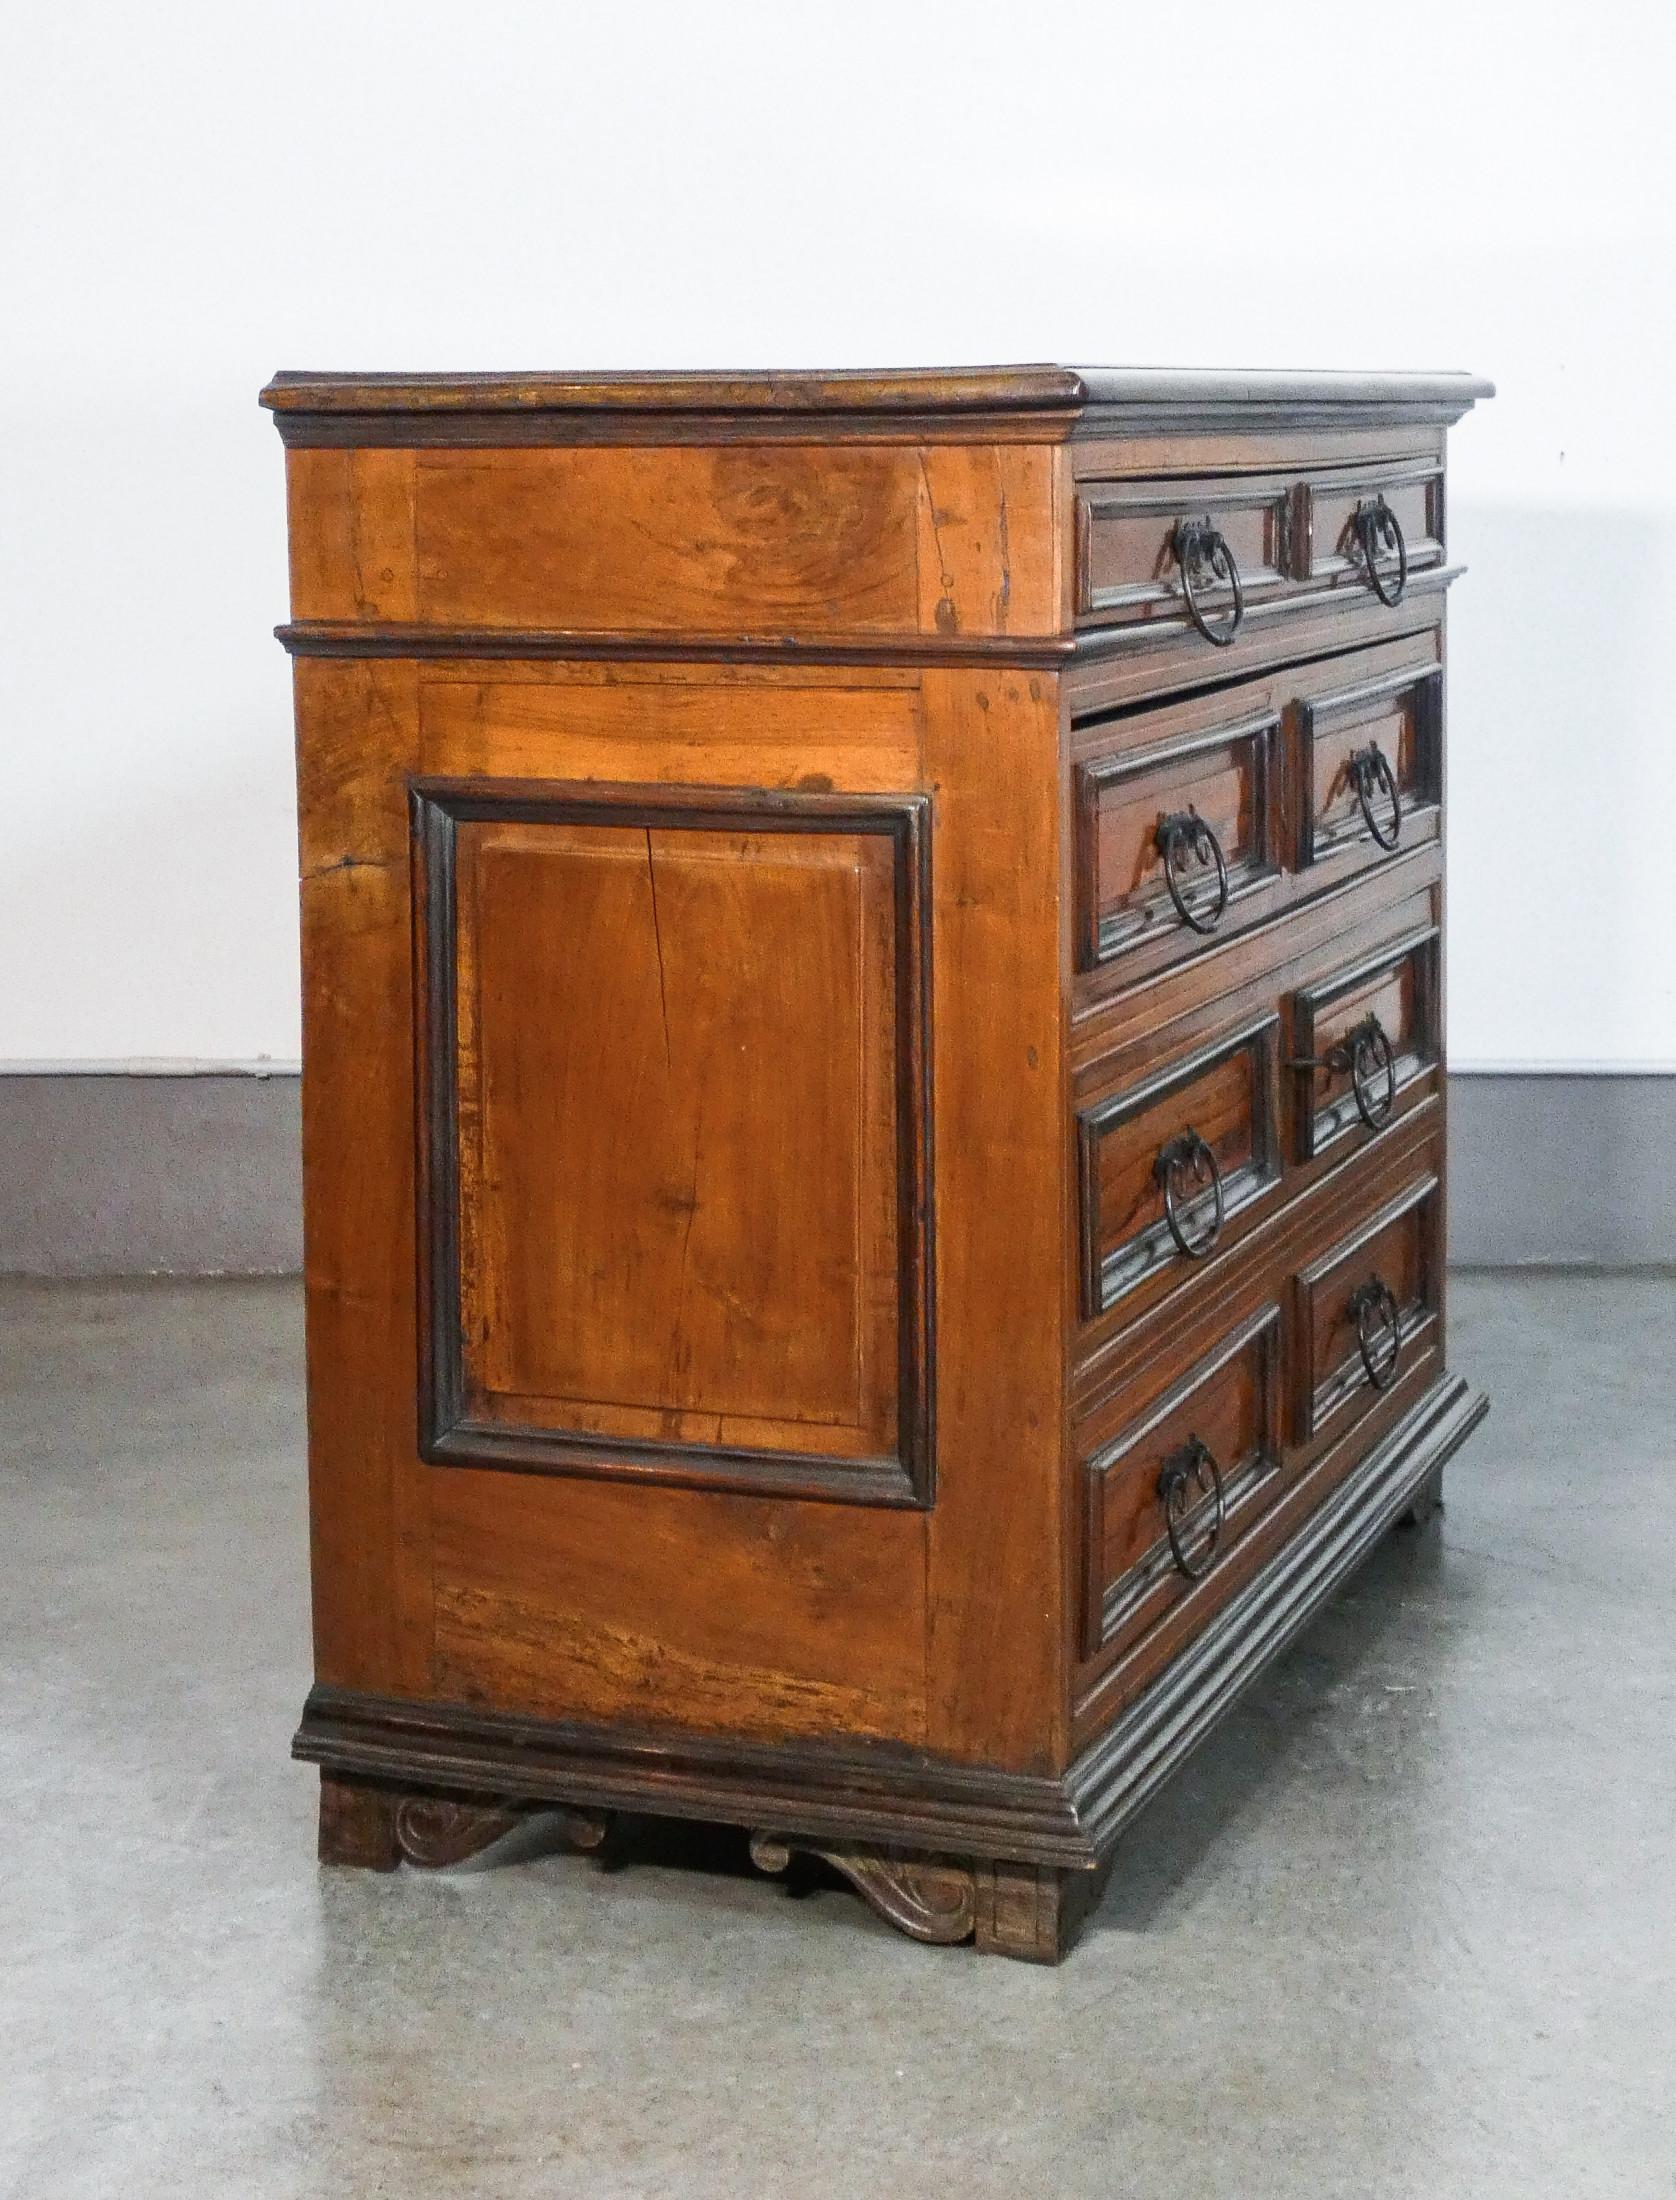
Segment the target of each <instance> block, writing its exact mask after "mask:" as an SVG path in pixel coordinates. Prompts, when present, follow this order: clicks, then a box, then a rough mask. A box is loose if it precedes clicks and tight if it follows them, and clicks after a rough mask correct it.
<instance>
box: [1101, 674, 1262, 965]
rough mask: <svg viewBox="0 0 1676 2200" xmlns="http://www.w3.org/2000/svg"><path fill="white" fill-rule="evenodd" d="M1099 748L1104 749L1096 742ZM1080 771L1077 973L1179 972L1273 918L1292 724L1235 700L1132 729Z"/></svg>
mask: <svg viewBox="0 0 1676 2200" xmlns="http://www.w3.org/2000/svg"><path fill="white" fill-rule="evenodd" d="M1096 738H1098V736H1096ZM1111 738H1112V743H1113V745H1112V747H1111V748H1110V749H1109V750H1107V751H1106V753H1104V754H1101V753H1095V754H1092V755H1087V754H1085V755H1084V756H1082V757H1081V758H1080V759H1079V760H1078V762H1077V763H1076V765H1075V767H1074V801H1075V805H1076V826H1075V830H1076V871H1077V877H1076V904H1077V935H1078V941H1077V959H1078V966H1079V968H1081V969H1082V970H1085V971H1086V970H1094V969H1098V968H1099V967H1100V966H1101V965H1102V964H1106V963H1109V962H1112V961H1114V960H1115V959H1116V958H1118V957H1120V956H1122V955H1124V954H1126V953H1127V952H1128V951H1130V950H1131V949H1134V948H1137V947H1140V946H1143V945H1145V944H1147V943H1154V944H1156V945H1158V946H1159V948H1160V955H1159V956H1158V957H1156V958H1153V959H1154V960H1159V959H1161V960H1164V961H1169V960H1171V959H1173V956H1174V955H1178V954H1179V955H1186V954H1189V953H1191V952H1193V951H1194V950H1195V949H1196V948H1198V947H1201V946H1202V945H1203V944H1204V943H1205V942H1206V941H1207V940H1208V939H1210V938H1211V937H1213V936H1215V935H1219V934H1223V933H1227V932H1231V931H1233V930H1235V929H1236V928H1237V927H1238V926H1239V925H1240V924H1241V923H1245V922H1251V921H1253V920H1255V919H1256V918H1257V917H1258V916H1260V915H1262V914H1263V913H1264V912H1265V910H1266V908H1267V907H1268V906H1269V904H1270V903H1271V902H1272V900H1273V898H1274V897H1273V895H1272V893H1271V894H1268V895H1265V894H1264V892H1263V889H1264V888H1266V887H1273V886H1274V885H1275V884H1277V882H1278V881H1279V878H1280V875H1281V844H1282V830H1281V814H1280V738H1281V712H1280V709H1279V707H1278V706H1277V705H1275V704H1274V703H1273V701H1272V700H1270V699H1269V698H1268V696H1267V691H1266V690H1258V691H1257V692H1255V693H1253V692H1252V691H1251V690H1249V689H1246V688H1235V689H1232V690H1230V691H1229V692H1228V693H1227V694H1225V695H1222V696H1217V697H1212V698H1209V699H1201V700H1200V701H1198V702H1195V703H1189V704H1185V705H1177V706H1175V707H1173V708H1166V709H1162V710H1158V711H1144V712H1140V713H1138V714H1135V715H1133V716H1130V717H1128V718H1126V719H1124V720H1123V721H1121V722H1120V723H1118V724H1117V725H1115V726H1114V728H1113V730H1112V736H1111Z"/></svg>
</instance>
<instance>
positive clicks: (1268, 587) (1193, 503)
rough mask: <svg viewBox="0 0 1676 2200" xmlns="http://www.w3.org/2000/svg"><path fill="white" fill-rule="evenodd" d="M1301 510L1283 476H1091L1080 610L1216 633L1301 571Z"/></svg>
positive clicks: (1082, 538)
mask: <svg viewBox="0 0 1676 2200" xmlns="http://www.w3.org/2000/svg"><path fill="white" fill-rule="evenodd" d="M1296 510H1297V507H1296V503H1295V499H1294V492H1293V484H1292V482H1291V481H1290V480H1288V479H1286V478H1285V477H1284V476H1281V475H1277V474H1275V475H1259V476H1252V477H1239V476H1235V477H1233V478H1230V477H1228V476H1227V475H1211V476H1208V477H1206V478H1205V479H1203V480H1182V481H1162V482H1160V481H1130V482H1091V483H1089V484H1087V485H1086V486H1085V487H1084V488H1083V489H1082V490H1081V491H1080V492H1079V494H1078V497H1077V534H1078V541H1077V573H1078V592H1077V594H1078V601H1077V609H1078V613H1079V616H1081V617H1082V618H1083V619H1085V620H1097V621H1099V622H1100V623H1102V624H1124V625H1136V624H1140V623H1143V622H1145V621H1147V620H1160V619H1168V620H1173V621H1179V620H1181V619H1184V618H1185V619H1188V620H1190V621H1192V622H1193V623H1194V624H1196V625H1197V624H1199V622H1201V621H1202V622H1203V624H1202V626H1201V628H1200V631H1201V632H1203V633H1204V637H1205V639H1206V640H1207V641H1210V640H1211V639H1212V637H1213V636H1217V635H1220V634H1224V633H1225V632H1226V630H1227V629H1228V628H1229V627H1230V626H1231V625H1235V624H1237V623H1238V620H1239V613H1240V611H1241V609H1242V608H1243V606H1245V605H1247V604H1250V603H1251V602H1253V601H1254V600H1258V599H1261V598H1262V597H1263V596H1265V595H1272V594H1274V593H1275V592H1277V591H1278V590H1279V589H1280V588H1281V587H1282V586H1283V585H1284V583H1285V582H1286V581H1287V580H1288V579H1289V578H1291V576H1292V575H1293V574H1294V572H1295V571H1296V569H1297V558H1296V546H1295V543H1294V532H1295V528H1296ZM1218 545H1220V549H1218V547H1217V546H1218ZM1236 588H1237V591H1238V594H1237V597H1236ZM1206 629H1208V630H1209V631H1208V632H1205V630H1206ZM1228 638H1229V639H1231V638H1232V637H1231V635H1230V636H1228Z"/></svg>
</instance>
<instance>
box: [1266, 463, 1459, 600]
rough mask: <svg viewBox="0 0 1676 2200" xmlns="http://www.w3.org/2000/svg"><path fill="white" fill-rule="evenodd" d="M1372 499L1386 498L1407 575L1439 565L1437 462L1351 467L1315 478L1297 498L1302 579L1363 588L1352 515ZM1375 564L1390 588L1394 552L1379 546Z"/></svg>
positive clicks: (1364, 572)
mask: <svg viewBox="0 0 1676 2200" xmlns="http://www.w3.org/2000/svg"><path fill="white" fill-rule="evenodd" d="M1376 498H1383V499H1384V501H1385V503H1386V504H1387V505H1388V506H1389V507H1390V510H1391V511H1392V513H1393V514H1394V515H1395V517H1396V521H1397V524H1398V526H1399V527H1400V528H1401V530H1402V535H1403V540H1404V543H1405V545H1406V549H1407V556H1408V567H1409V570H1410V572H1418V571H1420V570H1421V569H1422V568H1423V567H1425V566H1428V565H1441V564H1442V562H1443V556H1444V547H1443V469H1442V466H1441V464H1439V465H1430V466H1429V465H1424V464H1422V465H1406V466H1405V465H1401V464H1398V465H1392V466H1378V467H1368V468H1365V469H1363V468H1351V469H1347V470H1344V471H1335V472H1333V473H1326V474H1318V475H1316V476H1315V477H1314V478H1313V479H1312V480H1311V481H1310V482H1309V483H1308V485H1307V488H1306V489H1305V490H1304V492H1303V493H1302V495H1301V496H1300V500H1299V506H1298V509H1299V513H1300V534H1301V536H1302V538H1303V540H1302V543H1301V546H1300V547H1301V553H1302V554H1301V555H1300V558H1299V565H1298V572H1299V577H1300V579H1304V580H1309V581H1313V582H1317V583H1319V582H1327V583H1329V584H1333V585H1337V584H1339V583H1346V584H1352V585H1356V586H1362V587H1365V586H1366V585H1367V558H1366V555H1365V551H1364V547H1363V545H1362V544H1361V542H1360V541H1359V539H1358V536H1357V531H1356V515H1357V512H1358V511H1359V510H1360V509H1361V507H1362V506H1363V505H1364V504H1367V503H1369V502H1371V501H1372V500H1374V499H1376ZM1378 564H1379V568H1380V573H1381V577H1382V578H1383V579H1384V580H1385V582H1386V585H1387V586H1388V587H1391V586H1394V585H1395V584H1396V581H1397V577H1398V564H1397V558H1396V554H1395V552H1394V551H1393V550H1391V549H1390V548H1388V547H1387V548H1382V549H1381V550H1380V552H1379V557H1378Z"/></svg>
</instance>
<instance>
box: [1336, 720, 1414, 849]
mask: <svg viewBox="0 0 1676 2200" xmlns="http://www.w3.org/2000/svg"><path fill="white" fill-rule="evenodd" d="M1348 768H1349V772H1350V778H1351V782H1352V784H1353V785H1354V787H1355V789H1356V800H1357V801H1358V802H1359V803H1360V804H1361V806H1362V815H1363V817H1365V818H1366V819H1367V824H1368V831H1369V832H1370V833H1372V835H1373V837H1374V839H1375V840H1377V841H1378V843H1379V845H1380V846H1381V847H1382V848H1394V847H1395V846H1396V845H1397V842H1398V841H1399V840H1401V838H1402V796H1401V794H1400V793H1399V792H1398V789H1397V775H1396V773H1395V772H1394V771H1393V770H1392V769H1391V760H1390V758H1389V757H1388V756H1387V755H1386V754H1385V751H1384V750H1383V749H1382V748H1381V747H1380V745H1379V743H1378V742H1377V741H1370V742H1369V743H1368V745H1367V747H1366V748H1365V749H1358V750H1357V751H1356V753H1355V754H1354V755H1353V756H1352V757H1351V759H1350V763H1349V767H1348ZM1376 794H1378V795H1383V796H1384V797H1385V800H1386V801H1387V802H1389V803H1390V805H1391V830H1390V832H1389V834H1386V833H1385V832H1383V831H1382V830H1381V828H1380V823H1379V815H1378V812H1377V811H1376V810H1375V808H1374V796H1375V795H1376Z"/></svg>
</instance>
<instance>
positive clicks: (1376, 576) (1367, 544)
mask: <svg viewBox="0 0 1676 2200" xmlns="http://www.w3.org/2000/svg"><path fill="white" fill-rule="evenodd" d="M1356 536H1357V540H1358V541H1359V542H1360V543H1361V545H1362V557H1363V559H1364V561H1365V562H1366V565H1367V569H1368V581H1369V584H1370V585H1371V587H1372V589H1373V592H1374V594H1375V595H1376V596H1377V597H1378V598H1379V600H1380V602H1381V603H1382V604H1384V605H1385V606H1386V607H1387V609H1388V610H1391V611H1395V609H1396V608H1397V606H1398V604H1400V603H1401V602H1402V599H1403V591H1404V590H1405V589H1406V588H1407V586H1408V543H1407V541H1406V539H1405V538H1404V535H1403V531H1402V522H1401V521H1400V520H1399V519H1398V518H1397V515H1396V513H1395V512H1393V511H1392V509H1391V507H1390V506H1389V505H1388V504H1387V503H1386V501H1385V499H1384V497H1383V496H1377V497H1369V498H1368V499H1367V500H1366V501H1365V502H1364V503H1361V504H1358V505H1357V507H1356ZM1381 543H1385V544H1387V545H1388V546H1389V547H1390V548H1391V549H1393V550H1394V551H1395V552H1396V553H1397V585H1396V586H1395V588H1391V589H1387V587H1386V585H1385V581H1384V578H1383V576H1382V575H1381V573H1380V570H1379V546H1380V544H1381Z"/></svg>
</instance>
